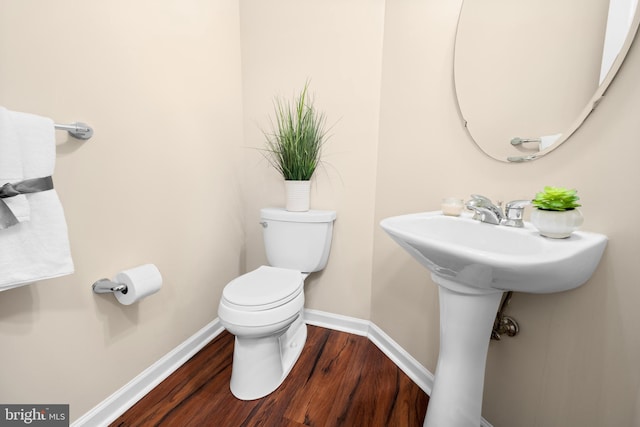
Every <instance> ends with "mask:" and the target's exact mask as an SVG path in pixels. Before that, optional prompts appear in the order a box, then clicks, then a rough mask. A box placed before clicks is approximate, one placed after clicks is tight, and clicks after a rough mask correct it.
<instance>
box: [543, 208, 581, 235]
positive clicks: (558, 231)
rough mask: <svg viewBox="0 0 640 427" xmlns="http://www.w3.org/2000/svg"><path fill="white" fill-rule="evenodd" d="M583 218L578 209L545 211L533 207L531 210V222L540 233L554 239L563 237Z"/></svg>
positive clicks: (576, 227)
mask: <svg viewBox="0 0 640 427" xmlns="http://www.w3.org/2000/svg"><path fill="white" fill-rule="evenodd" d="M583 221H584V218H583V217H582V213H581V212H580V211H579V210H578V209H571V210H568V211H546V210H542V209H534V210H533V212H531V223H532V224H533V225H534V226H535V227H536V228H537V229H538V231H540V234H542V235H543V236H546V237H551V238H554V239H564V238H566V237H569V236H570V235H571V233H573V232H574V231H575V230H577V229H578V227H580V226H581V225H582V222H583Z"/></svg>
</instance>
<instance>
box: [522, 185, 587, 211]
mask: <svg viewBox="0 0 640 427" xmlns="http://www.w3.org/2000/svg"><path fill="white" fill-rule="evenodd" d="M576 193H577V191H576V190H568V189H566V188H564V187H548V186H547V187H544V190H543V191H541V192H539V193H536V197H535V198H534V199H533V200H532V201H531V204H532V205H533V206H534V207H536V208H538V209H543V210H547V211H568V210H571V209H575V208H577V207H580V206H582V205H580V204H579V203H578V200H580V197H578V196H577V194H576Z"/></svg>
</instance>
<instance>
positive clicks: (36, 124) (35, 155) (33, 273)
mask: <svg viewBox="0 0 640 427" xmlns="http://www.w3.org/2000/svg"><path fill="white" fill-rule="evenodd" d="M10 119H11V120H12V121H13V123H14V125H15V129H16V135H17V138H18V142H19V144H20V152H21V154H22V166H23V179H31V178H41V177H46V176H50V175H52V174H53V170H54V165H55V156H56V144H55V129H54V123H53V121H52V120H51V119H48V118H45V117H39V116H35V115H32V114H26V113H17V112H10ZM25 196H26V198H27V201H28V203H29V208H30V220H29V221H26V222H21V223H20V224H17V225H15V226H13V227H9V228H7V229H5V230H0V291H2V290H6V289H10V288H14V287H16V286H20V285H24V284H28V283H32V282H36V281H39V280H44V279H50V278H53V277H58V276H63V275H66V274H71V273H73V261H72V259H71V251H70V248H69V237H68V234H67V223H66V221H65V218H64V212H63V209H62V205H61V203H60V200H59V199H58V194H57V193H56V191H55V190H47V191H41V192H37V193H31V194H27V195H25Z"/></svg>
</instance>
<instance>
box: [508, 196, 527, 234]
mask: <svg viewBox="0 0 640 427" xmlns="http://www.w3.org/2000/svg"><path fill="white" fill-rule="evenodd" d="M530 204H531V201H530V200H512V201H510V202H509V203H507V205H506V206H505V208H504V216H505V218H504V219H503V220H502V224H503V225H507V226H509V227H524V221H523V220H522V217H523V215H524V208H525V207H526V206H529V205H530Z"/></svg>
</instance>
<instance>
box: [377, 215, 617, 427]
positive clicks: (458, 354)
mask: <svg viewBox="0 0 640 427" xmlns="http://www.w3.org/2000/svg"><path fill="white" fill-rule="evenodd" d="M380 225H381V226H382V228H383V229H384V230H385V231H386V232H387V233H389V235H390V236H391V237H392V238H393V240H395V241H396V242H397V243H398V244H399V245H400V246H401V247H402V248H404V249H405V250H406V251H407V252H408V253H409V254H411V256H413V257H414V258H415V259H416V260H418V261H419V262H420V263H421V264H422V265H423V266H424V267H426V268H427V269H429V270H430V271H431V277H432V279H433V281H434V282H435V283H436V284H437V285H438V295H439V303H440V352H439V354H438V364H437V366H436V372H435V377H434V378H435V379H434V383H433V387H432V389H431V393H430V398H429V406H428V408H427V415H426V418H425V422H424V425H425V427H441V426H446V427H478V426H480V425H481V423H482V416H481V410H482V391H483V387H484V371H485V365H486V360H487V352H488V349H489V339H490V336H491V330H492V328H493V322H494V319H495V316H496V312H497V310H498V306H499V304H500V301H501V299H502V294H503V293H504V292H506V291H516V292H532V293H552V292H561V291H566V290H569V289H574V288H576V287H578V286H580V285H582V284H583V283H585V282H586V281H587V280H588V279H589V278H590V277H591V275H592V274H593V272H594V271H595V269H596V267H597V265H598V263H599V262H600V258H601V257H602V253H603V252H604V249H605V246H606V245H607V237H606V236H604V235H601V234H596V233H589V232H584V231H577V232H574V233H573V234H572V235H571V236H570V237H569V238H566V239H549V238H546V237H542V236H540V234H539V233H538V231H537V230H536V229H535V228H534V227H533V226H532V225H531V224H529V223H525V227H523V228H513V227H507V226H504V225H492V224H485V223H482V222H480V221H476V220H473V219H472V218H471V214H463V215H462V216H460V217H449V216H444V215H442V212H439V211H438V212H425V213H416V214H409V215H401V216H396V217H391V218H387V219H384V220H382V222H381V223H380Z"/></svg>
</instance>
